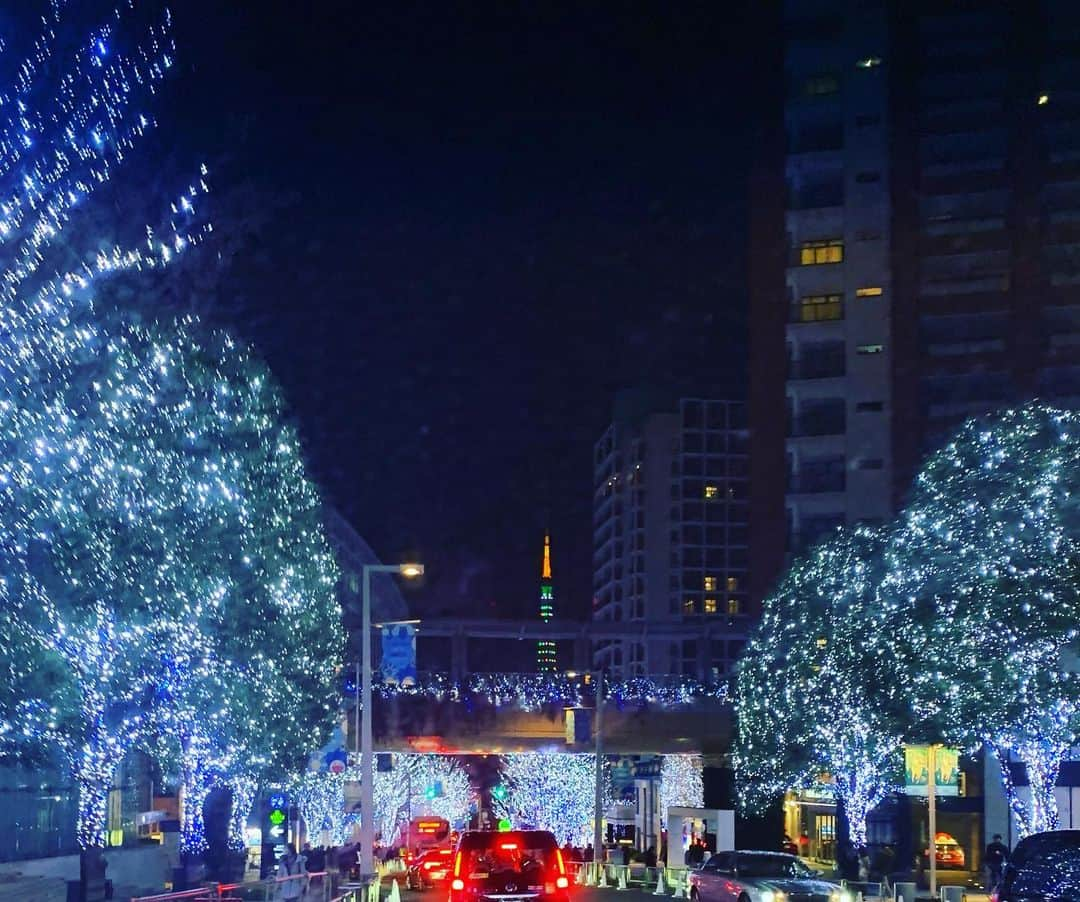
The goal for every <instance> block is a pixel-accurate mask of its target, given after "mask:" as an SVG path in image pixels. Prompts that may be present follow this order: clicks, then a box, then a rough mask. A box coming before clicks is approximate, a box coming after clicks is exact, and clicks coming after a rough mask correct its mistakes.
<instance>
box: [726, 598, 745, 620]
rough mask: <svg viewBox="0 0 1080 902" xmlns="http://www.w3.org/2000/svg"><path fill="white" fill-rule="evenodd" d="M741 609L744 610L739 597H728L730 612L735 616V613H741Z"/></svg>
mask: <svg viewBox="0 0 1080 902" xmlns="http://www.w3.org/2000/svg"><path fill="white" fill-rule="evenodd" d="M741 610H742V605H741V604H740V603H739V599H737V598H729V599H728V602H727V612H728V614H730V615H732V616H734V615H735V614H738V613H740V612H741Z"/></svg>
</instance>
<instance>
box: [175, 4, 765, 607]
mask: <svg viewBox="0 0 1080 902" xmlns="http://www.w3.org/2000/svg"><path fill="white" fill-rule="evenodd" d="M753 6H754V0H733V2H723V3H715V2H712V3H700V4H698V3H695V4H690V3H668V2H656V3H654V4H635V3H631V2H622V3H613V4H610V5H608V4H600V3H592V2H590V3H577V4H554V3H544V2H536V3H524V2H513V0H504V2H499V3H492V4H485V3H462V4H455V3H443V2H437V3H430V4H424V3H409V2H398V0H395V2H392V3H384V4H380V3H374V4H365V3H355V2H349V3H345V2H315V0H313V2H310V3H307V2H305V3H297V2H289V3H284V2H282V3H279V2H270V0H259V2H245V3H223V2H220V0H213V2H203V0H185V2H182V3H178V4H176V5H175V6H174V9H173V15H174V22H175V26H176V37H177V42H178V56H179V66H178V67H177V71H176V73H175V75H174V77H173V78H172V79H171V81H170V84H169V85H168V88H167V90H166V91H165V94H164V95H163V98H162V104H161V107H160V108H159V109H158V111H157V112H158V117H159V120H160V122H161V130H160V133H159V136H158V138H157V139H156V141H157V145H156V147H157V151H155V152H160V150H161V148H162V147H165V146H167V147H168V148H169V149H171V150H172V151H174V152H175V154H176V155H178V156H179V157H181V158H183V157H187V156H192V155H198V156H199V158H200V159H206V160H207V161H208V162H209V163H210V164H211V166H212V169H213V173H212V180H213V183H214V188H215V198H214V201H213V202H214V203H215V204H218V205H219V208H220V210H219V212H220V218H218V217H217V216H215V222H218V223H220V226H221V229H222V230H224V231H226V232H227V231H228V230H229V229H233V230H236V231H238V233H240V234H241V235H243V236H244V237H243V241H242V242H241V244H240V246H239V247H233V248H232V249H231V250H230V254H231V265H230V266H229V267H228V268H227V271H226V272H224V273H223V277H222V282H221V287H220V290H219V292H218V294H219V307H218V310H217V312H216V313H215V314H214V315H215V316H216V317H217V318H218V319H220V320H222V321H224V322H225V323H227V324H228V325H230V326H231V327H232V328H234V329H236V330H237V331H239V332H240V333H241V334H242V335H243V336H245V337H246V338H248V339H249V340H251V341H253V342H254V343H255V344H256V345H257V346H258V347H259V349H260V350H261V351H262V353H263V354H264V355H265V356H266V357H267V359H268V360H269V363H270V365H271V367H272V369H273V370H274V371H275V373H276V374H277V376H278V378H279V379H280V381H281V382H282V384H283V386H284V389H285V392H286V394H287V396H288V399H289V402H290V405H291V407H292V410H293V411H294V413H295V416H296V419H297V422H298V425H299V427H300V430H301V433H302V436H303V438H304V441H305V445H306V448H307V451H308V454H309V456H310V460H311V464H312V469H313V473H314V475H315V477H316V478H317V479H318V481H319V482H320V484H321V485H322V486H323V488H324V491H325V493H326V495H327V497H328V498H329V499H330V500H331V501H332V502H333V503H334V504H335V505H337V506H338V507H339V508H340V509H341V510H342V512H343V513H344V514H345V515H346V516H347V517H348V518H349V519H350V520H351V521H352V522H353V524H354V525H355V526H356V528H357V529H358V530H359V531H360V533H361V534H362V535H364V536H365V537H366V538H367V539H368V540H369V542H370V543H371V544H372V546H373V547H374V548H375V550H376V552H377V553H378V554H380V556H382V557H383V558H384V559H387V560H396V559H398V558H399V557H400V556H401V555H402V554H405V553H411V552H415V553H417V554H419V555H420V556H421V557H422V558H423V559H424V560H425V562H426V563H427V565H428V568H429V571H430V576H429V578H428V579H427V583H426V585H425V586H424V587H423V588H422V589H420V590H418V591H417V592H416V593H415V594H413V595H410V597H409V600H410V603H413V604H416V606H417V607H418V608H422V609H423V610H426V611H429V612H434V611H442V610H446V611H453V612H462V613H471V614H494V615H500V616H503V615H505V616H516V615H525V616H531V615H532V614H533V613H534V612H535V610H536V595H537V581H538V577H539V565H540V548H541V541H542V536H543V531H544V529H545V527H546V526H550V528H551V530H552V532H553V536H554V539H553V542H554V549H555V550H554V565H555V570H556V592H557V597H558V598H559V599H560V600H561V602H562V605H561V610H562V612H564V613H567V614H573V615H577V616H584V615H585V613H586V612H587V610H588V608H589V603H590V582H591V574H590V568H591V523H590V520H591V485H590V483H591V450H592V444H593V442H594V441H595V440H596V439H597V438H598V437H599V435H600V433H601V431H602V430H603V428H604V426H605V424H606V422H607V420H608V418H609V416H610V408H611V402H612V398H613V393H614V391H615V390H616V389H617V388H618V387H621V386H626V385H632V384H637V383H649V382H651V383H660V384H683V385H686V386H696V387H695V388H694V389H693V390H694V391H698V392H708V391H713V392H715V391H721V392H723V393H724V394H732V395H738V394H740V393H741V392H742V391H743V390H744V388H743V380H742V378H741V376H740V375H739V374H740V373H741V372H742V370H743V366H744V362H745V356H746V355H745V341H744V332H745V315H744V308H745V303H746V288H745V271H744V270H745V266H744V257H745V250H746V236H745V232H746V229H745V222H746V207H747V204H748V202H749V198H748V194H747V185H746V173H747V168H748V165H749V160H750V156H751V153H752V148H751V146H750V145H749V138H750V136H751V128H752V123H753V119H754V117H755V115H757V112H758V107H759V106H760V105H761V103H762V102H763V100H762V98H761V97H759V96H755V93H754V82H755V67H756V66H757V65H759V62H758V59H757V55H756V54H755V52H754V47H753V41H752V40H751V29H750V27H749V25H748V23H746V22H744V21H743V15H744V11H745V10H747V9H751V8H752V7H753ZM212 215H213V214H212ZM249 233H250V234H249ZM223 240H225V239H223Z"/></svg>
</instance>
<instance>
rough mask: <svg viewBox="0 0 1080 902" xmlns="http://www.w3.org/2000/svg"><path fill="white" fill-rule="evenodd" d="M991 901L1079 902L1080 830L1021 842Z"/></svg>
mask: <svg viewBox="0 0 1080 902" xmlns="http://www.w3.org/2000/svg"><path fill="white" fill-rule="evenodd" d="M990 898H991V899H993V900H995V902H1028V900H1033V899H1039V900H1045V902H1066V900H1068V902H1077V900H1080V830H1051V831H1049V832H1048V833H1033V834H1032V835H1031V836H1027V837H1025V838H1024V839H1022V840H1020V842H1018V843H1017V844H1016V848H1015V849H1013V852H1012V855H1010V856H1009V862H1008V864H1006V865H1005V872H1004V873H1003V874H1002V877H1001V883H1000V884H998V886H997V888H996V889H995V890H994V892H993V893H992V894H991V896H990Z"/></svg>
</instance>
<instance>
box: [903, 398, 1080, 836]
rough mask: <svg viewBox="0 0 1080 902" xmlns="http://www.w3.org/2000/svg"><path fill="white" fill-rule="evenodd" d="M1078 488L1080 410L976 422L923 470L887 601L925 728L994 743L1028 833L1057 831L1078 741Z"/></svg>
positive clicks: (962, 740) (958, 739) (1023, 412)
mask: <svg viewBox="0 0 1080 902" xmlns="http://www.w3.org/2000/svg"><path fill="white" fill-rule="evenodd" d="M1078 489H1080V416H1077V415H1076V414H1075V413H1072V412H1065V411H1061V410H1055V409H1052V408H1049V407H1046V406H1043V405H1038V404H1033V405H1029V406H1026V407H1023V408H1020V409H1016V410H1008V411H1003V412H1001V413H999V414H996V415H994V416H992V417H989V418H986V419H980V420H975V421H971V422H969V423H967V424H966V425H965V426H964V427H963V428H962V429H961V430H960V431H959V433H958V434H957V435H956V437H955V438H954V439H953V440H952V441H951V442H949V444H948V445H946V446H945V447H944V448H942V449H941V450H940V451H938V452H937V453H935V454H934V455H932V456H931V457H930V458H929V460H928V461H927V463H926V465H925V466H924V467H923V469H922V471H921V472H920V474H919V476H918V478H917V479H916V482H915V486H914V490H913V494H912V498H911V500H910V503H909V505H908V507H907V508H906V510H905V511H904V513H903V514H902V516H901V517H900V520H899V523H898V525H897V528H896V529H895V531H894V536H893V539H892V541H891V543H890V545H889V550H888V573H887V576H886V579H885V582H884V586H883V599H884V601H885V602H886V603H887V606H888V607H889V608H890V613H889V617H890V622H891V623H892V624H893V625H894V627H895V629H894V630H893V632H894V634H895V636H896V637H897V640H898V643H897V653H898V656H899V657H900V659H902V660H906V661H909V662H913V663H914V665H915V666H908V667H906V668H905V669H904V671H903V672H902V673H901V674H900V677H901V678H902V679H903V680H904V684H905V688H906V690H907V692H908V695H909V698H910V702H911V707H912V717H913V720H914V724H915V728H916V729H917V730H918V731H919V732H921V733H923V734H925V735H928V736H929V737H930V738H936V737H940V738H944V739H946V740H948V741H951V742H954V743H957V744H960V745H962V746H963V747H966V748H976V747H978V746H980V745H982V744H983V743H985V744H986V746H987V747H988V749H989V750H990V751H991V752H992V753H993V754H994V755H995V756H996V757H997V759H998V761H999V763H1000V765H1001V770H1002V776H1003V778H1004V782H1005V789H1006V792H1007V795H1008V797H1009V801H1010V805H1011V807H1012V810H1013V813H1014V815H1015V816H1016V818H1017V822H1018V824H1019V827H1020V830H1021V833H1025V834H1026V833H1028V832H1036V831H1041V830H1051V829H1054V828H1055V827H1056V825H1057V803H1056V800H1055V796H1054V786H1055V783H1056V778H1057V773H1058V769H1059V767H1060V764H1061V761H1062V759H1063V758H1064V756H1065V754H1066V753H1067V751H1068V749H1069V748H1070V746H1071V745H1072V744H1073V743H1074V742H1075V738H1076V735H1077V719H1078V717H1077V715H1078V711H1080V707H1078V705H1080V684H1078V675H1077V673H1076V668H1075V666H1074V663H1075V654H1074V646H1075V641H1076V638H1077V625H1078V623H1080V582H1078V576H1080V572H1078V569H1077V563H1078V561H1080V554H1078V552H1080V504H1078V499H1080V492H1078ZM901 643H902V646H903V647H901ZM1010 752H1011V753H1013V754H1015V755H1016V757H1017V758H1019V759H1020V761H1022V762H1023V763H1024V765H1025V767H1026V770H1027V775H1028V782H1029V785H1030V791H1031V803H1030V806H1027V805H1025V804H1023V802H1022V801H1021V799H1020V797H1019V796H1018V794H1017V793H1016V791H1015V788H1014V787H1013V785H1012V780H1011V775H1010V770H1009V753H1010Z"/></svg>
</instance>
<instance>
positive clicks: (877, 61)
mask: <svg viewBox="0 0 1080 902" xmlns="http://www.w3.org/2000/svg"><path fill="white" fill-rule="evenodd" d="M880 65H881V57H880V56H864V57H863V58H862V59H860V60H855V66H856V67H857V68H859V69H876V68H877V67H878V66H880Z"/></svg>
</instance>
